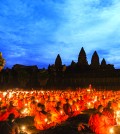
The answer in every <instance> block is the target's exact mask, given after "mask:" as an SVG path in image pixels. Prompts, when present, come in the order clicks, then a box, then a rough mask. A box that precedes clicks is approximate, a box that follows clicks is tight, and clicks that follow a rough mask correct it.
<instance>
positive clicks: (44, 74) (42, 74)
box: [38, 70, 49, 87]
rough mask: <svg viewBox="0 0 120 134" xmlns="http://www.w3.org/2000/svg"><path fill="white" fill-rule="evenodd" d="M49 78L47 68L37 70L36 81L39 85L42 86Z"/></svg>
mask: <svg viewBox="0 0 120 134" xmlns="http://www.w3.org/2000/svg"><path fill="white" fill-rule="evenodd" d="M48 79H49V73H48V71H47V70H40V71H39V72H38V82H39V84H40V86H42V87H44V86H46V85H47V82H48Z"/></svg>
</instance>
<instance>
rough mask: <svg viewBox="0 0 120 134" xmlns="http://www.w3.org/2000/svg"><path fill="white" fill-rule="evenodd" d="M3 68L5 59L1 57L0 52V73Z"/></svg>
mask: <svg viewBox="0 0 120 134" xmlns="http://www.w3.org/2000/svg"><path fill="white" fill-rule="evenodd" d="M4 66H5V59H4V58H3V57H2V53H1V52H0V71H1V70H2V69H3V68H4Z"/></svg>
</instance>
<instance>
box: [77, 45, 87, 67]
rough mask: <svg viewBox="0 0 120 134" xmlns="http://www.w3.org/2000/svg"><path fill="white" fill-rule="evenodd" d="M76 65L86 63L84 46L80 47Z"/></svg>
mask: <svg viewBox="0 0 120 134" xmlns="http://www.w3.org/2000/svg"><path fill="white" fill-rule="evenodd" d="M78 65H88V61H87V57H86V53H85V50H84V48H83V47H82V48H81V50H80V53H79V56H78Z"/></svg>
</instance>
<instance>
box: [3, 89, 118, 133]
mask: <svg viewBox="0 0 120 134" xmlns="http://www.w3.org/2000/svg"><path fill="white" fill-rule="evenodd" d="M119 97H120V92H119V91H116V92H114V91H96V90H92V89H79V90H75V91H73V90H65V91H63V90H62V91H60V90H52V91H49V90H47V91H43V90H39V91H36V90H33V91H22V90H17V91H14V90H8V91H5V92H0V121H6V120H7V119H8V118H9V115H10V114H14V115H15V118H23V117H26V116H32V117H34V126H35V127H36V128H37V129H39V130H46V129H48V128H50V127H53V126H56V125H58V124H60V123H61V122H63V121H66V120H67V119H68V118H71V117H73V116H77V115H78V114H80V113H81V111H84V110H87V109H96V112H95V113H94V114H93V115H91V116H90V119H89V122H88V124H89V127H90V129H91V130H92V131H93V132H95V133H96V134H108V133H107V132H108V129H109V128H110V127H112V126H114V125H116V124H117V123H119V120H117V118H116V117H117V116H118V115H119V113H118V110H119V109H120V99H119ZM106 128H107V129H106Z"/></svg>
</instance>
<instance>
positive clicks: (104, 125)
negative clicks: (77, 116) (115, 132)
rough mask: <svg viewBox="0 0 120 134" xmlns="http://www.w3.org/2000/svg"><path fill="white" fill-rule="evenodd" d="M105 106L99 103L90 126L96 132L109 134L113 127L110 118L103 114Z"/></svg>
mask: <svg viewBox="0 0 120 134" xmlns="http://www.w3.org/2000/svg"><path fill="white" fill-rule="evenodd" d="M103 108H104V107H103V106H102V105H99V106H98V109H97V112H96V113H94V114H93V115H91V116H90V118H89V122H88V124H89V127H90V129H91V130H92V131H93V132H94V133H95V134H109V130H110V128H111V127H112V126H111V124H110V120H109V118H108V117H107V116H105V115H103V114H102V112H103Z"/></svg>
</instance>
